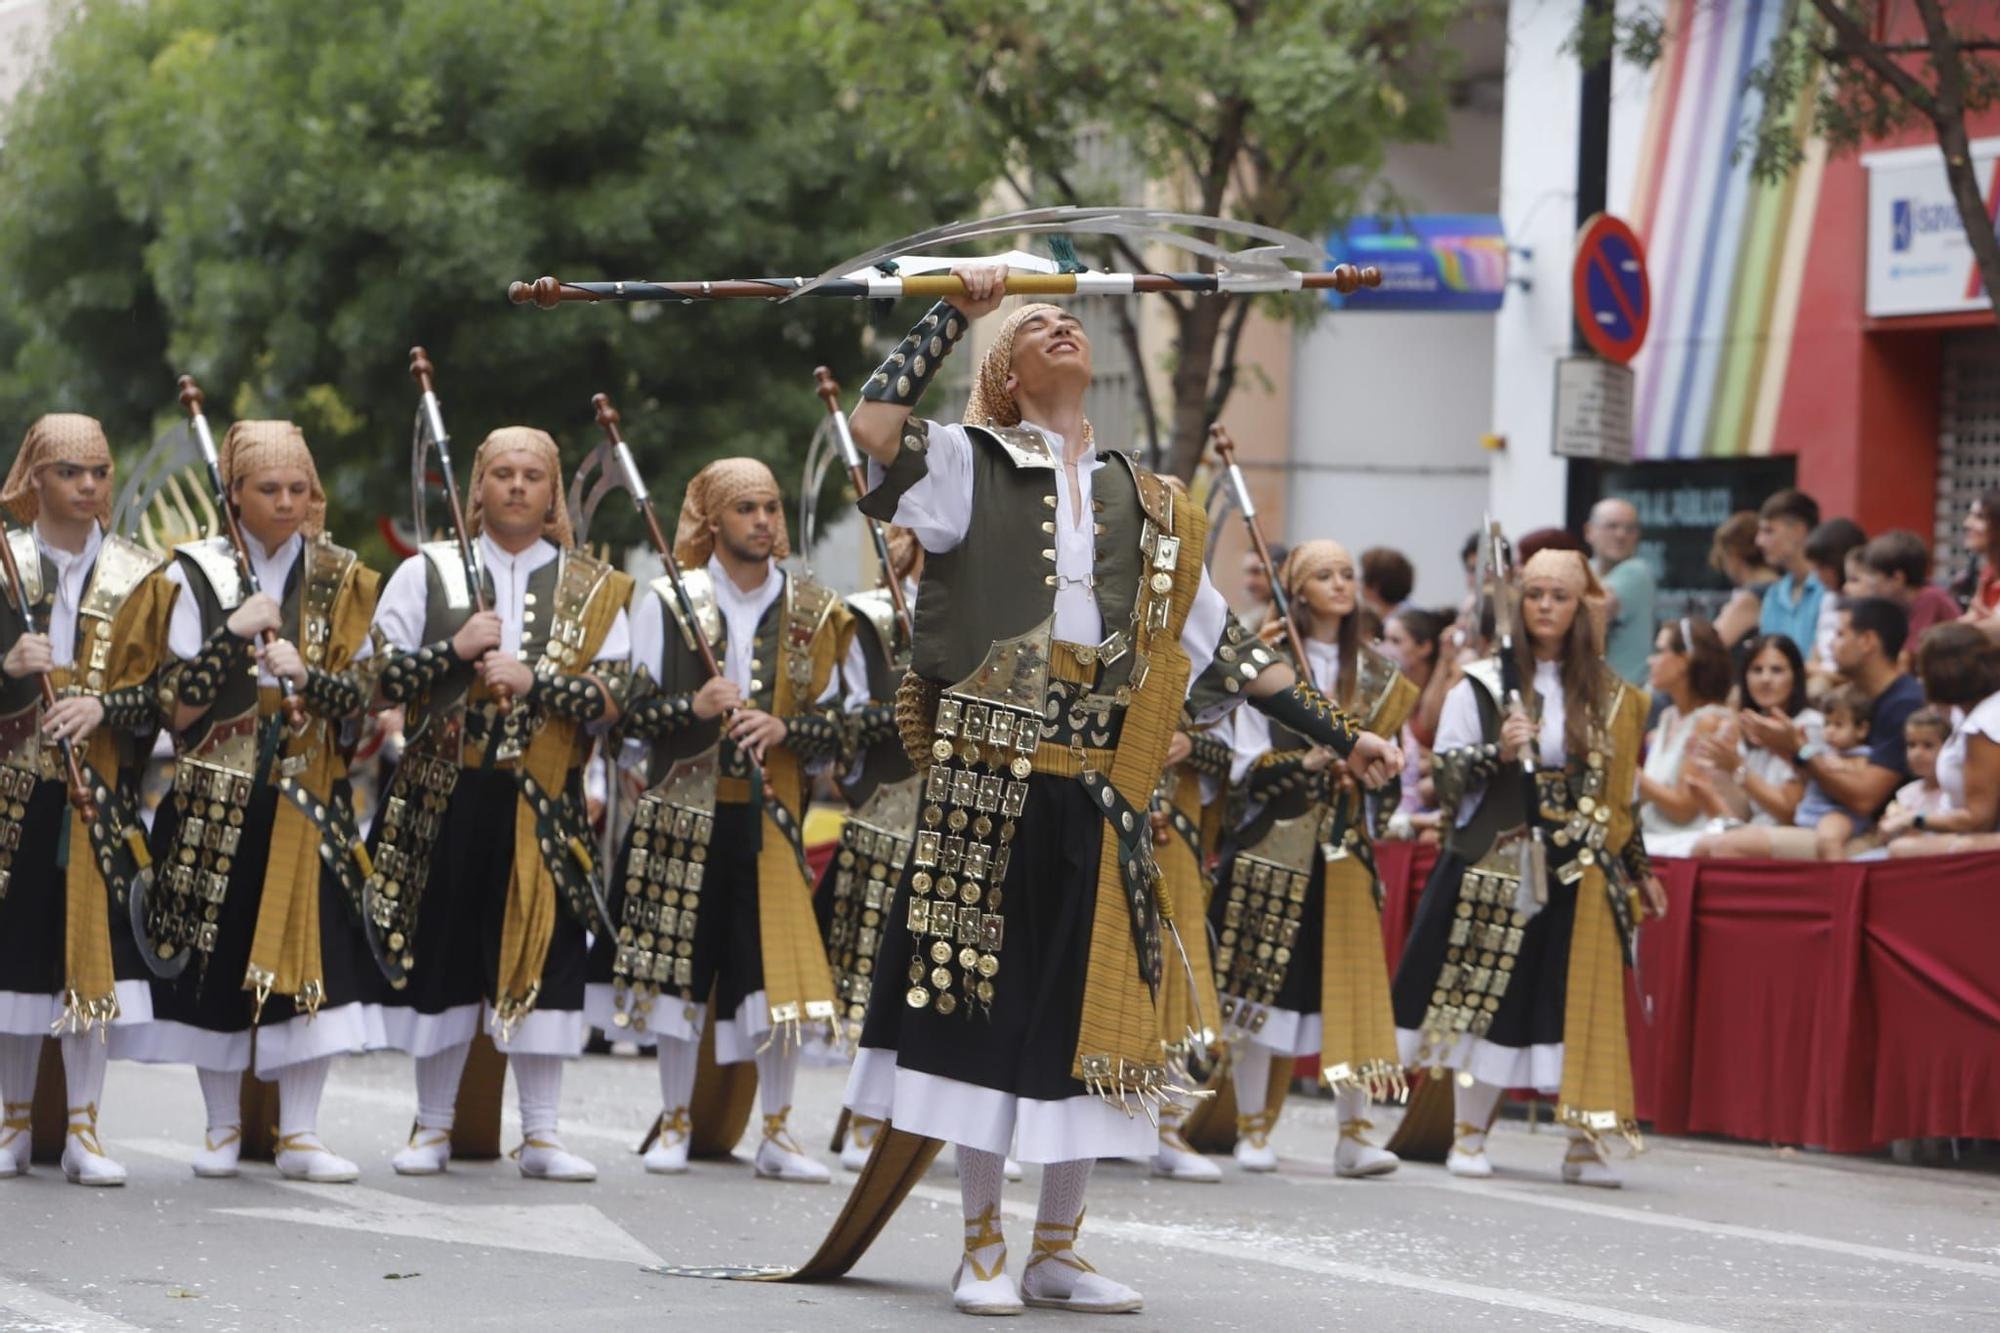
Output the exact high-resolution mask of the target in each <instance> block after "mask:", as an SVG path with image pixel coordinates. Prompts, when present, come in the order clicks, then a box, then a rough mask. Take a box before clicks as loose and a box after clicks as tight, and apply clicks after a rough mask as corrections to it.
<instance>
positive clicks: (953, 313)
mask: <svg viewBox="0 0 2000 1333" xmlns="http://www.w3.org/2000/svg"><path fill="white" fill-rule="evenodd" d="M964 336H965V316H964V315H962V314H960V313H959V311H958V307H956V306H954V305H952V304H951V303H950V302H949V301H939V302H938V303H937V304H936V305H934V306H932V307H931V309H930V313H929V314H927V315H925V316H924V317H923V318H922V319H920V320H918V321H917V324H916V327H914V328H912V329H911V330H910V331H909V333H907V334H905V335H904V337H903V341H902V342H900V343H898V344H897V345H896V350H895V351H893V352H891V353H889V359H888V360H886V361H884V362H883V363H882V364H881V365H880V366H878V367H876V370H875V373H874V374H873V375H870V376H869V377H868V382H867V383H866V384H864V385H862V386H861V396H862V397H863V398H864V399H866V400H868V401H869V402H873V403H890V404H893V405H894V406H896V407H915V406H916V405H917V399H919V398H921V397H923V396H924V390H925V389H926V388H927V387H928V386H929V385H930V382H931V379H932V377H933V376H935V375H936V374H937V370H938V366H939V365H940V364H941V363H942V362H943V361H944V359H945V357H947V356H949V355H951V349H952V348H953V347H954V346H956V345H957V343H958V340H959V339H960V338H962V337H964Z"/></svg>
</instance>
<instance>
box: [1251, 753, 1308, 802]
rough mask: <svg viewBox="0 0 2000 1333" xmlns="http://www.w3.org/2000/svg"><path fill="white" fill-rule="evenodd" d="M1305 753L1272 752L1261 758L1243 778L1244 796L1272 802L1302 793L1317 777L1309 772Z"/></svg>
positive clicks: (1254, 799)
mask: <svg viewBox="0 0 2000 1333" xmlns="http://www.w3.org/2000/svg"><path fill="white" fill-rule="evenodd" d="M1306 753H1307V752H1306V751H1304V750H1272V751H1271V752H1270V753H1268V754H1265V755H1262V756H1260V757H1259V758H1258V760H1257V762H1256V763H1255V764H1253V765H1251V767H1250V772H1249V773H1248V774H1246V775H1245V776H1244V780H1243V785H1244V791H1245V793H1246V794H1247V795H1248V796H1249V797H1250V799H1251V800H1253V801H1269V800H1273V799H1275V798H1277V797H1279V796H1284V795H1287V794H1289V793H1291V792H1295V791H1297V790H1299V789H1300V788H1301V787H1303V786H1305V785H1306V784H1307V783H1309V782H1311V781H1312V780H1313V778H1314V777H1315V776H1317V775H1316V774H1313V773H1309V772H1307V771H1306Z"/></svg>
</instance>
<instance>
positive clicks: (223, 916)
mask: <svg viewBox="0 0 2000 1333" xmlns="http://www.w3.org/2000/svg"><path fill="white" fill-rule="evenodd" d="M189 767H192V766H189ZM177 776H178V775H177ZM243 781H244V782H245V783H246V784H248V783H249V779H247V778H246V779H244V780H243ZM346 786H347V784H346V783H345V782H344V781H343V782H340V783H337V784H336V790H337V791H338V793H339V795H340V796H341V797H342V798H343V799H349V800H351V799H352V797H351V796H349V794H348V793H347V791H346ZM218 795H219V793H218V792H217V791H215V790H214V789H213V787H212V786H209V787H205V786H204V785H203V784H199V783H191V782H185V781H181V782H177V783H176V787H175V790H174V791H172V792H170V793H169V794H168V795H167V797H166V799H164V800H163V801H161V802H160V807H159V810H158V812H157V813H156V814H155V815H154V817H153V830H152V837H151V845H152V851H153V864H154V866H155V867H156V873H155V880H154V888H153V894H154V896H155V898H156V899H160V900H161V904H160V905H161V908H162V910H163V911H166V912H168V913H170V914H171V915H172V916H173V917H174V918H175V919H174V920H171V921H165V920H163V921H162V922H161V925H160V927H159V928H156V929H155V932H154V933H155V936H156V937H163V938H169V939H173V940H176V941H180V942H183V943H186V944H188V945H189V946H190V947H191V948H192V950H193V957H192V959H191V960H190V962H189V963H188V965H187V969H186V970H185V971H183V972H182V973H181V974H180V975H179V976H178V977H176V978H174V979H173V980H172V981H163V980H160V979H159V978H154V979H153V982H152V986H153V1017H154V1019H155V1020H158V1021H160V1022H169V1023H182V1024H185V1025H187V1026H189V1027H192V1028H199V1029H201V1030H203V1031H206V1032H214V1033H236V1032H246V1031H248V1030H249V1029H250V1027H251V1020H252V1013H253V1011H254V1009H255V1005H254V1003H253V998H252V994H251V992H250V991H249V990H247V989H245V987H244V984H243V982H244V974H245V971H246V969H247V968H248V966H249V962H250V950H251V945H252V944H253V942H254V938H255V935H256V931H257V914H258V911H259V910H260V909H261V907H262V906H263V899H264V877H265V862H266V861H267V860H268V859H269V857H270V852H271V827H272V824H273V823H274V822H275V820H276V818H277V812H278V803H279V802H280V801H282V800H284V799H285V798H284V797H282V796H280V795H279V794H278V789H277V788H276V787H275V786H269V785H266V786H255V785H251V786H250V787H249V790H248V792H247V799H245V800H244V801H243V802H242V803H241V804H238V803H237V802H236V800H235V792H234V791H233V790H232V791H231V792H230V793H228V794H227V795H226V796H222V798H221V799H217V797H218ZM175 872H179V873H180V874H181V875H182V876H183V877H184V878H185V879H186V880H187V881H188V891H186V892H184V893H176V892H173V890H172V888H171V886H170V881H169V880H168V876H169V875H172V874H174V873H175ZM114 925H116V922H115V921H114ZM114 933H115V932H114ZM319 936H320V963H321V968H322V975H323V977H324V979H325V983H326V998H325V1000H324V1001H323V1002H322V1003H321V1005H320V1010H321V1012H324V1011H326V1010H330V1009H335V1008H338V1007H339V1006H341V1005H344V1004H351V1003H354V1002H356V1001H360V1000H365V999H368V998H371V996H370V992H371V991H372V989H373V987H374V986H376V985H377V984H379V982H380V978H381V973H380V972H379V971H378V970H377V969H376V967H375V962H374V960H373V959H372V958H371V957H370V956H369V953H368V944H367V940H366V939H365V938H364V937H363V935H362V933H361V927H360V925H359V924H358V923H357V922H356V921H355V919H354V916H353V913H352V910H351V909H350V907H349V905H348V903H347V901H346V900H345V897H344V895H343V894H342V893H341V890H340V885H339V881H338V880H336V879H335V878H334V877H333V875H332V874H331V873H330V872H328V871H326V870H325V869H324V867H322V868H321V873H320V883H319ZM297 1016H298V1010H297V1008H296V1005H295V1004H294V1001H293V998H292V997H291V996H289V995H283V994H279V993H276V992H274V993H273V994H272V995H271V996H270V998H269V999H268V1000H266V1001H265V1003H264V1007H263V1012H262V1013H261V1014H258V1015H257V1016H256V1023H257V1024H258V1025H259V1026H270V1025H272V1024H275V1023H282V1022H285V1021H287V1020H288V1019H291V1018H294V1017H297Z"/></svg>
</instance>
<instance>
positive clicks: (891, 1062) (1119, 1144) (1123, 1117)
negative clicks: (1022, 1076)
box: [846, 1047, 1160, 1162]
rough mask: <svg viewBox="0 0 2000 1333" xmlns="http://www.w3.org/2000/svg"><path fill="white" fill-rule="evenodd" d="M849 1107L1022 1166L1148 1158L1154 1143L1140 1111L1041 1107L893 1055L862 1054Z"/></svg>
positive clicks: (1088, 1103) (1077, 1102)
mask: <svg viewBox="0 0 2000 1333" xmlns="http://www.w3.org/2000/svg"><path fill="white" fill-rule="evenodd" d="M846 1101H847V1105H848V1107H849V1109H851V1110H852V1111H853V1112H854V1113H855V1114H856V1115H866V1116H874V1117H875V1118H877V1119H879V1120H888V1121H891V1122H893V1123H894V1125H895V1127H896V1128H897V1129H900V1130H903V1131H905V1132H907V1133H911V1134H921V1135H923V1136H924V1137H925V1138H932V1139H942V1140H944V1141H945V1142H946V1143H956V1144H959V1145H961V1146H963V1147H967V1148H977V1149H979V1150H980V1151H982V1152H992V1153H1007V1152H1009V1151H1010V1149H1011V1152H1012V1155H1013V1157H1014V1158H1015V1160H1016V1161H1021V1162H1074V1161H1078V1160H1082V1159H1087V1158H1097V1157H1151V1156H1152V1155H1153V1154H1154V1153H1156V1152H1158V1151H1159V1146H1160V1135H1159V1131H1158V1130H1157V1129H1156V1128H1155V1127H1154V1125H1153V1122H1152V1121H1151V1120H1148V1119H1147V1118H1146V1115H1145V1113H1144V1112H1143V1111H1138V1110H1134V1111H1133V1112H1132V1113H1131V1114H1129V1115H1128V1114H1127V1113H1126V1112H1124V1111H1122V1110H1120V1109H1119V1108H1117V1107H1115V1106H1113V1105H1111V1104H1110V1103H1109V1102H1106V1101H1104V1100H1103V1099H1102V1098H1098V1097H1091V1096H1087V1095H1086V1096H1081V1097H1065V1098H1062V1099H1060V1100H1056V1101H1039V1100H1036V1099H1034V1098H1029V1097H1017V1096H1015V1095H1014V1094H1013V1093H1011V1092H1002V1091H1000V1090H999V1089H997V1088H982V1087H979V1086H977V1085H976V1084H972V1083H961V1082H960V1081H959V1080H957V1079H952V1078H945V1077H943V1076H942V1075H938V1074H926V1073H922V1072H920V1071H917V1070H914V1069H902V1068H899V1067H898V1066H897V1064H896V1053H895V1052H894V1051H892V1050H885V1049H882V1048H879V1047H864V1048H862V1050H861V1052H860V1054H859V1055H857V1056H856V1057H855V1060H854V1072H853V1073H851V1074H850V1075H848V1079H847V1097H846Z"/></svg>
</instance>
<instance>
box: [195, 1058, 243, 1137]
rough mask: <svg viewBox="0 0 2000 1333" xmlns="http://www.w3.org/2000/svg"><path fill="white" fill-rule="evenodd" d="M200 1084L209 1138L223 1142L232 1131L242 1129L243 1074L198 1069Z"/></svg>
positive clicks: (230, 1071) (227, 1070)
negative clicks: (206, 1106)
mask: <svg viewBox="0 0 2000 1333" xmlns="http://www.w3.org/2000/svg"><path fill="white" fill-rule="evenodd" d="M194 1072H195V1077H196V1078H198V1079H200V1080H201V1099H202V1101H203V1102H205V1103H207V1105H208V1135H209V1140H210V1141H211V1142H220V1141H221V1139H222V1136H223V1135H225V1134H227V1133H228V1132H229V1131H230V1130H232V1129H234V1130H239V1131H240V1130H241V1129H242V1128H243V1074H242V1071H241V1070H229V1069H196V1070H195V1071H194Z"/></svg>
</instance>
